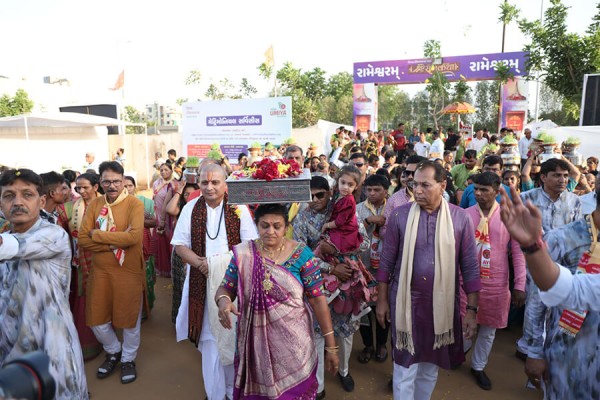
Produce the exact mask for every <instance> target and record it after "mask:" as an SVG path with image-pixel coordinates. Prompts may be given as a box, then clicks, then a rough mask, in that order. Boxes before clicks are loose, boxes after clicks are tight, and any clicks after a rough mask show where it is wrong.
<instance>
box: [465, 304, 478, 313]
mask: <svg viewBox="0 0 600 400" xmlns="http://www.w3.org/2000/svg"><path fill="white" fill-rule="evenodd" d="M469 310H471V311H473V312H474V313H475V314H477V311H478V310H479V307H477V306H472V305H470V304H467V311H469Z"/></svg>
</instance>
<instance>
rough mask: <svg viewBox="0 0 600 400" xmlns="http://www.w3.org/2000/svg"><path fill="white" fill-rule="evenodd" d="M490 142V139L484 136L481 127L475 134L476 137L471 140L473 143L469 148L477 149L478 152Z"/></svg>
mask: <svg viewBox="0 0 600 400" xmlns="http://www.w3.org/2000/svg"><path fill="white" fill-rule="evenodd" d="M487 144H488V140H487V139H486V138H484V137H483V131H482V130H481V129H480V130H478V131H477V133H476V134H475V137H474V138H473V139H472V140H471V143H469V145H468V146H467V150H475V151H476V152H477V153H479V152H480V151H481V149H483V148H484V147H485V145H487Z"/></svg>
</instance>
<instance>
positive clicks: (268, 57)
mask: <svg viewBox="0 0 600 400" xmlns="http://www.w3.org/2000/svg"><path fill="white" fill-rule="evenodd" d="M265 64H267V66H268V67H272V66H273V65H275V57H274V55H273V45H271V47H269V48H268V49H267V51H265Z"/></svg>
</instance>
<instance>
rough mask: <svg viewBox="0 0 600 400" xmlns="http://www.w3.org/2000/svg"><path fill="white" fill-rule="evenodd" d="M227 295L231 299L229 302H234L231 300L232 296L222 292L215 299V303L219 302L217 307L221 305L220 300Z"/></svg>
mask: <svg viewBox="0 0 600 400" xmlns="http://www.w3.org/2000/svg"><path fill="white" fill-rule="evenodd" d="M225 297H227V298H228V299H229V302H231V303H233V300H231V297H229V296H228V295H226V294H222V295H220V296H219V297H217V298H216V299H215V303H217V308H218V307H219V300H221V299H222V298H225Z"/></svg>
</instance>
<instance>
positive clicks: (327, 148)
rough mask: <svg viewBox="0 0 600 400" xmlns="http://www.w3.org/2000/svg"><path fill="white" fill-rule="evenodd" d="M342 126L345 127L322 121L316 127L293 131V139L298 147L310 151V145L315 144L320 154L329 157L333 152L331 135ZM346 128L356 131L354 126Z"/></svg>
mask: <svg viewBox="0 0 600 400" xmlns="http://www.w3.org/2000/svg"><path fill="white" fill-rule="evenodd" d="M340 126H344V125H343V124H338V123H336V122H330V121H325V120H323V119H320V120H319V121H318V122H317V124H316V125H313V126H309V127H307V128H296V129H292V137H293V138H294V139H295V140H296V143H298V146H300V147H302V148H303V149H308V146H309V144H310V143H314V144H316V145H317V153H318V154H326V155H329V153H330V152H331V144H330V143H329V139H330V138H331V135H333V134H334V133H335V130H336V129H337V128H339V127H340ZM345 127H346V129H349V130H352V129H354V128H353V127H352V126H348V125H346V126H345Z"/></svg>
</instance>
